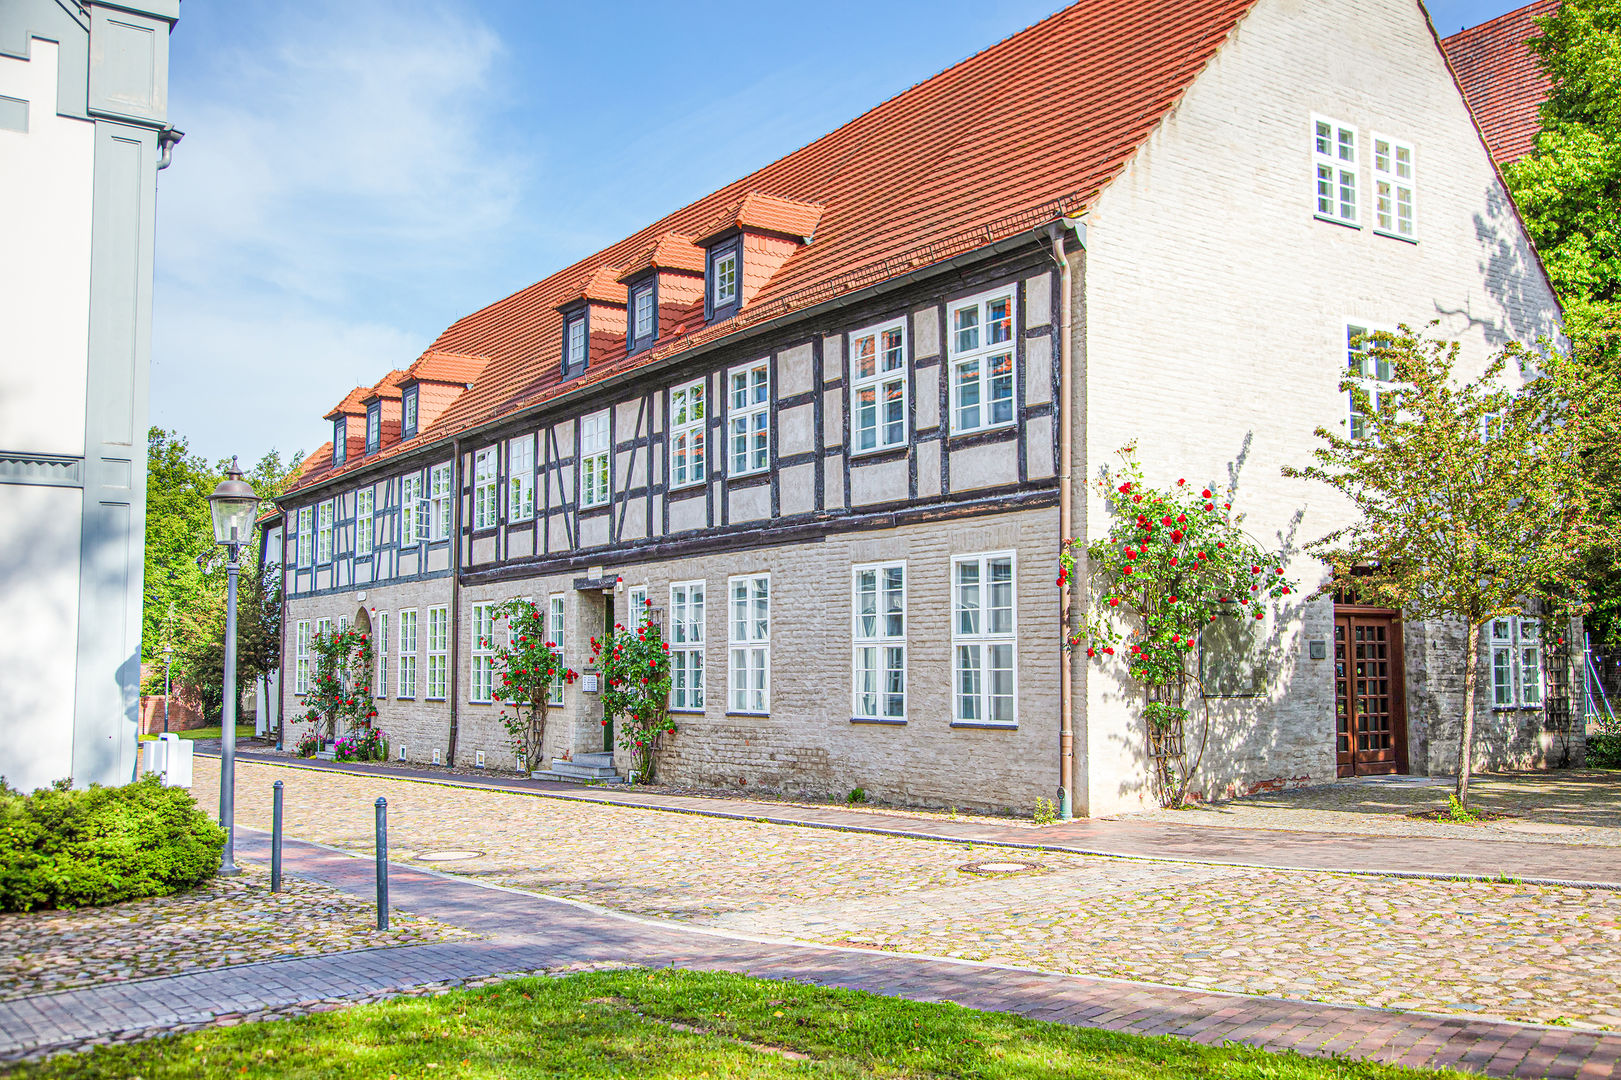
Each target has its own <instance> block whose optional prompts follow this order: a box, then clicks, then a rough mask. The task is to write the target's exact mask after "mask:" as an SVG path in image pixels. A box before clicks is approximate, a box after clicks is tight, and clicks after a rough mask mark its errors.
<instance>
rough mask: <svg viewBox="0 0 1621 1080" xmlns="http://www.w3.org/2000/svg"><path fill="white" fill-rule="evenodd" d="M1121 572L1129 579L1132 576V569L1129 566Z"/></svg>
mask: <svg viewBox="0 0 1621 1080" xmlns="http://www.w3.org/2000/svg"><path fill="white" fill-rule="evenodd" d="M1121 572H1122V573H1124V574H1126V575H1127V576H1128V577H1129V576H1130V575H1131V567H1129V566H1128V567H1126V568H1125V570H1123V571H1121Z"/></svg>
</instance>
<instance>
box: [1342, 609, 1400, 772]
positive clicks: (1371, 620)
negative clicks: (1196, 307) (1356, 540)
mask: <svg viewBox="0 0 1621 1080" xmlns="http://www.w3.org/2000/svg"><path fill="white" fill-rule="evenodd" d="M1334 765H1335V770H1336V772H1337V774H1338V775H1340V776H1380V775H1386V774H1390V773H1404V772H1406V771H1407V693H1406V687H1405V685H1404V680H1403V678H1402V646H1401V618H1400V616H1399V615H1398V614H1397V613H1396V612H1394V611H1388V610H1384V609H1381V608H1356V607H1343V606H1338V605H1336V607H1335V608H1334Z"/></svg>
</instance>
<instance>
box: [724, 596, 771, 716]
mask: <svg viewBox="0 0 1621 1080" xmlns="http://www.w3.org/2000/svg"><path fill="white" fill-rule="evenodd" d="M740 586H741V588H742V599H741V601H740V600H739V596H738V592H739V587H740ZM762 601H763V602H764V612H765V617H764V619H763V620H762V619H761V618H760V617H759V614H758V612H759V611H760V610H761V602H762ZM726 627H727V629H726V637H727V644H728V649H729V663H728V669H729V671H730V678H729V679H728V681H727V712H730V713H741V714H746V715H756V716H764V715H766V714H768V713H770V712H771V575H770V574H739V575H737V576H735V577H729V578H727V579H726ZM739 676H742V677H741V678H740V677H739Z"/></svg>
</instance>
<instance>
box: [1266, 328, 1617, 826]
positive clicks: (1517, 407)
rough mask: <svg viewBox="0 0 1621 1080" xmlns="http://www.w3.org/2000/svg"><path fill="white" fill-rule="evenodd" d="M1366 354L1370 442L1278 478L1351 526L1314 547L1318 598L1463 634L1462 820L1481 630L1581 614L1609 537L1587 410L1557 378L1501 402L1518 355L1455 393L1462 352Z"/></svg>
mask: <svg viewBox="0 0 1621 1080" xmlns="http://www.w3.org/2000/svg"><path fill="white" fill-rule="evenodd" d="M1371 342H1372V344H1371V349H1370V351H1371V352H1372V354H1373V356H1374V358H1375V359H1377V360H1379V361H1381V362H1382V363H1388V364H1389V365H1391V369H1392V370H1393V373H1394V380H1395V381H1394V382H1393V383H1390V384H1387V385H1386V387H1385V388H1384V389H1382V390H1381V392H1380V394H1379V396H1378V401H1377V404H1376V405H1375V404H1374V403H1372V402H1370V399H1369V395H1368V394H1367V392H1366V390H1365V388H1364V387H1363V386H1362V384H1361V382H1360V380H1359V379H1357V378H1349V379H1347V380H1346V381H1345V382H1343V383H1342V384H1341V388H1342V389H1343V390H1346V391H1347V392H1349V393H1350V394H1351V396H1352V402H1353V408H1355V409H1356V410H1358V411H1359V412H1360V413H1361V414H1362V415H1363V416H1364V418H1365V421H1366V423H1365V426H1364V433H1363V437H1362V438H1360V439H1357V440H1354V441H1353V440H1351V439H1347V438H1344V437H1342V436H1340V435H1337V434H1334V433H1333V432H1330V431H1328V430H1326V429H1323V428H1319V429H1317V436H1318V438H1319V439H1320V440H1321V442H1322V444H1321V445H1319V446H1318V448H1317V449H1316V450H1315V451H1313V457H1314V458H1315V459H1316V463H1315V464H1313V465H1310V466H1307V467H1305V468H1286V469H1285V470H1284V474H1285V475H1286V476H1293V477H1301V478H1305V479H1311V480H1318V481H1321V482H1323V483H1325V484H1327V485H1329V486H1330V487H1333V488H1334V489H1335V490H1337V491H1338V492H1339V493H1340V494H1342V495H1344V496H1345V497H1346V498H1347V499H1348V500H1349V501H1350V502H1351V504H1352V505H1353V506H1354V507H1355V508H1356V510H1357V511H1358V512H1359V516H1358V520H1357V521H1356V523H1355V524H1352V525H1348V526H1346V527H1345V528H1342V529H1337V530H1335V531H1334V532H1331V533H1329V534H1328V535H1327V536H1325V537H1322V538H1321V539H1319V540H1316V541H1314V542H1312V543H1311V544H1309V545H1308V546H1307V550H1309V551H1311V552H1312V553H1313V554H1316V555H1317V556H1319V557H1320V558H1322V559H1323V560H1324V561H1325V562H1326V563H1327V564H1328V565H1329V567H1330V568H1331V569H1332V571H1333V578H1332V581H1331V582H1329V584H1327V585H1325V586H1324V591H1328V590H1329V589H1335V590H1343V591H1346V592H1351V593H1354V594H1355V595H1357V596H1358V597H1359V598H1360V599H1361V600H1362V601H1363V602H1365V603H1371V604H1382V605H1385V606H1389V607H1393V608H1397V609H1399V610H1401V611H1402V612H1403V613H1404V614H1405V615H1406V616H1408V617H1410V618H1418V619H1455V620H1457V621H1459V622H1461V623H1463V625H1464V626H1465V627H1466V630H1467V632H1466V636H1465V640H1466V651H1465V660H1464V697H1463V723H1462V726H1461V729H1460V731H1459V736H1458V783H1457V799H1458V802H1459V803H1460V804H1462V805H1463V806H1468V800H1469V774H1470V769H1471V765H1472V750H1473V743H1474V718H1475V689H1476V685H1477V683H1478V677H1479V666H1480V647H1479V646H1480V630H1481V627H1482V626H1484V625H1485V624H1486V623H1487V622H1488V621H1489V620H1491V619H1492V618H1494V617H1498V616H1503V615H1509V614H1513V613H1517V612H1519V611H1522V610H1523V609H1524V607H1525V605H1526V604H1527V603H1528V602H1541V603H1542V604H1544V605H1546V606H1548V607H1550V608H1552V609H1553V610H1556V611H1563V612H1565V613H1569V614H1574V613H1578V612H1580V611H1581V610H1583V608H1584V607H1585V603H1586V583H1585V581H1584V578H1583V564H1584V561H1585V559H1586V557H1587V555H1588V553H1589V552H1591V551H1593V550H1595V548H1597V547H1598V546H1599V545H1601V544H1602V543H1603V542H1604V541H1605V539H1606V534H1607V527H1606V526H1605V525H1604V524H1603V523H1602V517H1601V515H1599V514H1598V513H1597V512H1596V509H1597V503H1598V498H1597V492H1596V491H1595V489H1594V487H1593V485H1592V484H1591V482H1590V479H1589V477H1588V475H1587V473H1586V472H1585V471H1584V470H1583V468H1582V462H1581V460H1580V458H1581V451H1582V447H1583V445H1584V442H1583V440H1584V437H1585V421H1586V419H1587V417H1586V413H1585V411H1584V410H1585V404H1586V403H1585V401H1584V400H1582V399H1575V400H1572V399H1571V398H1569V397H1567V396H1566V395H1565V394H1564V393H1562V392H1561V382H1560V380H1559V379H1557V378H1553V377H1541V378H1533V380H1532V381H1531V382H1530V383H1529V384H1528V385H1527V386H1526V387H1525V388H1524V389H1523V390H1522V391H1520V392H1515V391H1513V390H1510V389H1509V388H1508V387H1507V386H1506V385H1505V379H1504V376H1505V372H1506V371H1507V369H1508V366H1509V364H1510V363H1511V362H1513V363H1516V364H1519V365H1521V366H1522V368H1523V367H1524V366H1525V365H1527V364H1528V362H1529V360H1530V358H1529V357H1527V356H1526V355H1525V353H1524V352H1523V350H1522V349H1521V348H1520V347H1518V346H1516V345H1510V346H1509V347H1508V348H1506V349H1504V350H1503V351H1502V352H1500V353H1499V354H1497V355H1496V356H1495V357H1493V358H1492V360H1491V361H1490V363H1488V365H1487V367H1486V370H1485V371H1484V373H1482V374H1481V375H1480V376H1478V377H1476V378H1474V379H1471V380H1469V381H1467V382H1462V383H1455V382H1454V381H1453V373H1454V371H1455V369H1456V366H1457V358H1458V350H1459V346H1458V344H1457V343H1456V342H1449V341H1440V340H1435V339H1430V338H1424V337H1420V336H1419V335H1417V334H1415V333H1414V332H1413V331H1412V330H1410V329H1408V328H1407V327H1405V326H1404V327H1402V328H1401V330H1400V332H1399V333H1397V334H1394V335H1390V334H1378V335H1374V336H1373V337H1372V339H1371ZM1552 362H1553V363H1556V364H1557V363H1560V362H1561V361H1560V360H1559V359H1558V358H1557V357H1555V358H1552Z"/></svg>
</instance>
